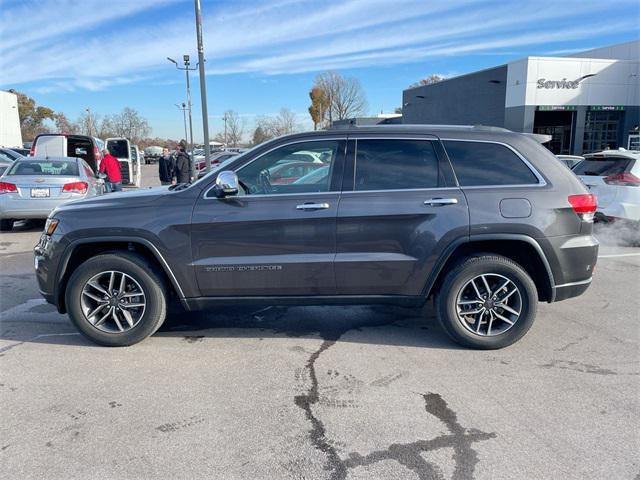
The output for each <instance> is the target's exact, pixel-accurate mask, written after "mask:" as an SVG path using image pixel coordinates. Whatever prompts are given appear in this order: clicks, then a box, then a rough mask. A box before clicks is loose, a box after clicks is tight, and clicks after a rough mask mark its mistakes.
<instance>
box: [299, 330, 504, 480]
mask: <svg viewBox="0 0 640 480" xmlns="http://www.w3.org/2000/svg"><path fill="white" fill-rule="evenodd" d="M347 330H348V329H346V330H344V331H342V332H340V333H336V332H334V333H333V334H332V335H330V336H329V337H328V338H327V336H324V338H323V342H322V344H321V345H320V347H319V348H318V349H317V350H316V351H314V352H313V353H312V354H311V356H310V357H309V359H308V360H307V363H306V365H305V368H306V369H307V371H308V372H309V378H310V380H311V385H310V387H309V389H308V391H307V393H305V394H302V395H296V396H295V397H294V401H295V404H296V405H297V406H298V407H299V408H301V409H302V410H303V411H304V412H305V417H306V419H307V420H308V421H309V422H310V423H311V430H310V431H309V438H310V440H311V443H312V445H313V446H314V447H315V448H316V449H317V450H319V451H321V452H323V453H324V454H325V455H326V456H327V464H326V465H325V470H328V471H330V472H331V475H330V478H331V479H332V480H343V479H346V477H347V474H348V472H349V470H350V469H353V468H356V467H364V466H369V465H373V464H375V463H377V462H381V461H385V460H395V461H396V462H398V463H399V464H400V465H403V466H404V467H406V468H408V469H410V470H411V471H413V472H414V473H416V474H417V475H418V478H420V479H421V480H429V479H437V480H440V479H444V475H443V473H442V471H441V470H440V468H439V466H438V465H436V464H435V463H433V462H429V461H427V460H425V459H424V458H423V457H422V455H421V454H422V453H425V452H429V451H434V450H439V449H442V448H452V449H453V451H454V454H453V460H454V463H455V466H454V473H453V477H452V479H453V480H463V479H472V478H473V474H474V471H475V467H476V465H477V464H478V462H479V459H478V453H477V452H476V451H475V450H474V448H473V446H472V445H473V443H475V442H479V441H483V440H489V439H491V438H495V437H496V434H495V433H494V432H492V433H486V432H482V431H480V430H476V429H466V428H464V427H463V426H462V425H460V423H459V422H458V418H457V414H456V412H454V411H453V410H452V409H451V408H450V407H449V406H448V405H447V402H446V401H445V400H444V399H443V398H442V397H441V396H440V395H439V394H437V393H425V394H422V398H423V399H424V402H425V411H426V412H427V413H428V414H430V415H433V416H434V417H436V418H437V419H438V420H440V421H441V422H442V423H443V424H444V425H445V427H446V428H447V430H448V432H449V433H448V434H444V435H440V436H439V437H436V438H433V439H430V440H417V441H415V442H411V443H403V444H401V443H394V444H391V445H389V447H387V448H386V449H385V450H377V451H374V452H371V453H369V454H368V455H361V454H359V453H357V452H352V453H349V456H348V458H347V459H345V460H343V459H342V458H341V457H340V455H339V454H338V451H337V450H336V448H335V447H334V446H333V445H332V444H331V442H330V440H329V439H328V438H327V431H326V428H325V426H324V423H323V422H322V420H320V419H319V418H318V417H317V416H316V415H315V414H314V413H313V406H314V405H315V404H317V403H318V402H319V400H320V394H319V386H318V377H317V374H316V362H317V361H318V359H319V358H320V356H321V355H322V353H323V352H325V351H326V350H328V349H329V348H331V347H332V346H333V345H335V344H336V342H337V341H338V339H339V338H340V337H341V336H342V335H343V334H344V333H346V331H347Z"/></svg>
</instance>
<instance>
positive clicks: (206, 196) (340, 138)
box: [202, 135, 349, 200]
mask: <svg viewBox="0 0 640 480" xmlns="http://www.w3.org/2000/svg"><path fill="white" fill-rule="evenodd" d="M347 140H348V139H347V135H342V136H331V137H316V138H313V137H311V138H298V139H295V140H292V141H290V142H286V143H279V144H278V145H276V146H274V147H273V148H270V149H269V150H265V151H264V152H262V153H260V154H259V155H258V156H256V157H255V158H252V159H251V160H249V161H248V162H247V163H244V164H243V165H242V166H240V167H238V169H237V170H239V169H241V168H244V167H246V166H248V165H251V164H252V163H253V162H255V161H256V160H258V159H260V158H262V157H263V156H265V155H268V154H269V153H271V152H273V151H274V150H277V149H279V148H281V147H287V146H289V145H295V144H296V143H309V142H325V141H327V142H328V141H337V142H344V151H342V152H341V151H340V148H338V150H336V152H337V153H342V164H343V172H342V173H343V174H344V162H345V160H346V155H347V145H348V144H349V142H348V141H347ZM338 146H339V145H338ZM237 170H236V169H234V170H231V171H232V172H234V173H236V175H237ZM224 171H226V170H220V172H224ZM331 182H332V180H331V179H330V181H329V184H330V185H331ZM215 183H216V182H215V180H214V181H213V182H212V184H211V186H210V187H209V188H207V189H205V191H204V194H203V195H202V198H203V199H205V200H225V199H226V198H227V197H225V198H218V197H216V196H215V195H213V196H212V197H210V196H209V192H210V191H211V190H213V189H214V188H215V186H216V185H215ZM341 185H342V182H340V186H341ZM327 193H334V194H335V193H338V194H339V193H341V190H328V191H326V192H306V193H305V192H299V193H260V194H253V195H242V197H243V198H263V197H284V196H289V197H290V196H294V195H324V194H327ZM228 198H239V197H238V196H237V195H234V196H232V197H228Z"/></svg>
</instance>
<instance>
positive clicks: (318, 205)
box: [296, 203, 329, 210]
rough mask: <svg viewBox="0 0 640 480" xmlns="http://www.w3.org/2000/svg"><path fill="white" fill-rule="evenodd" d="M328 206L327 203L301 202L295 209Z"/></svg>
mask: <svg viewBox="0 0 640 480" xmlns="http://www.w3.org/2000/svg"><path fill="white" fill-rule="evenodd" d="M327 208H329V204H328V203H303V204H302V205H298V206H297V207H296V209H297V210H326V209H327Z"/></svg>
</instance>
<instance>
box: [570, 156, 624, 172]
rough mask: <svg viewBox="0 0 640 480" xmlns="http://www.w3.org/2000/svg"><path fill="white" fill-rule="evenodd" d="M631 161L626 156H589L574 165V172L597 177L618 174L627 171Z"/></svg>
mask: <svg viewBox="0 0 640 480" xmlns="http://www.w3.org/2000/svg"><path fill="white" fill-rule="evenodd" d="M631 161H632V160H631V159H630V158H625V157H606V158H587V159H585V160H583V161H582V162H580V163H579V164H578V165H576V166H575V167H573V173H575V174H576V175H585V176H595V177H608V176H609V175H618V174H620V173H625V172H626V171H627V168H628V167H629V164H630V163H631Z"/></svg>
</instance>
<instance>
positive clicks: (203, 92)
mask: <svg viewBox="0 0 640 480" xmlns="http://www.w3.org/2000/svg"><path fill="white" fill-rule="evenodd" d="M195 8H196V40H197V42H198V66H199V67H200V101H201V102H202V130H203V132H204V163H205V165H206V167H205V168H206V170H207V173H208V172H210V171H211V160H210V159H209V155H210V153H211V147H210V145H209V114H208V112H207V83H206V81H205V76H204V44H203V42H202V15H200V0H195Z"/></svg>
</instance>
